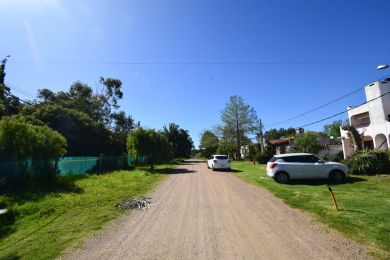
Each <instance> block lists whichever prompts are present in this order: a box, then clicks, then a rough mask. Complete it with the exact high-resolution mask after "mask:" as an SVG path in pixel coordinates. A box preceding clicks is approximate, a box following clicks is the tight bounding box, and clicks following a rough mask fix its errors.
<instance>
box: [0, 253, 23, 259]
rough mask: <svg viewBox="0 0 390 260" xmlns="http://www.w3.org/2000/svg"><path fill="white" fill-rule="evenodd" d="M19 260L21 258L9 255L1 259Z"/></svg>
mask: <svg viewBox="0 0 390 260" xmlns="http://www.w3.org/2000/svg"><path fill="white" fill-rule="evenodd" d="M20 258H21V257H20V256H18V255H16V254H9V255H6V256H4V257H3V258H1V259H4V260H17V259H20Z"/></svg>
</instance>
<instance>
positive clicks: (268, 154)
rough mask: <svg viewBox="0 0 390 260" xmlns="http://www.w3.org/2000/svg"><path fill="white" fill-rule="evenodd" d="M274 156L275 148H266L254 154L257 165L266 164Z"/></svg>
mask: <svg viewBox="0 0 390 260" xmlns="http://www.w3.org/2000/svg"><path fill="white" fill-rule="evenodd" d="M274 154H275V148H274V147H272V146H266V147H265V148H264V151H262V152H257V153H256V161H257V162H258V163H267V162H268V161H269V160H270V159H271V158H272V156H274Z"/></svg>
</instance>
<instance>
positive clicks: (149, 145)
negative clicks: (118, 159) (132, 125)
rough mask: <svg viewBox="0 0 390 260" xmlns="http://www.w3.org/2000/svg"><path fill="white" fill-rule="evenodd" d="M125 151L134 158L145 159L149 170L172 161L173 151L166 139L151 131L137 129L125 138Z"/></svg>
mask: <svg viewBox="0 0 390 260" xmlns="http://www.w3.org/2000/svg"><path fill="white" fill-rule="evenodd" d="M127 149H128V152H129V155H130V156H133V157H134V158H139V157H146V160H147V162H148V164H150V166H151V168H153V165H155V164H159V163H166V162H169V160H171V159H172V155H173V150H172V146H171V144H170V143H169V142H168V139H167V138H166V137H165V136H164V135H163V134H161V133H159V132H157V131H155V130H153V129H143V128H141V127H138V128H137V129H135V130H134V131H133V132H131V133H130V135H129V137H128V138H127Z"/></svg>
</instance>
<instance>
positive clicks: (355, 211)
mask: <svg viewBox="0 0 390 260" xmlns="http://www.w3.org/2000/svg"><path fill="white" fill-rule="evenodd" d="M339 211H344V212H351V213H359V214H364V213H366V212H365V211H360V210H354V209H339Z"/></svg>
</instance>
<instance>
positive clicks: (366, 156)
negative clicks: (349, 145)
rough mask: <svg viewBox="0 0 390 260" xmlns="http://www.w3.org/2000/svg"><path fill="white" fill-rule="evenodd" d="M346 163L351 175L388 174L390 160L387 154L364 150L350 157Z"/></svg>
mask: <svg viewBox="0 0 390 260" xmlns="http://www.w3.org/2000/svg"><path fill="white" fill-rule="evenodd" d="M344 163H345V164H346V165H347V166H348V168H349V170H350V173H352V174H356V175H374V174H388V173H389V171H390V160H389V156H388V154H387V153H386V152H384V151H381V150H378V149H373V150H362V151H359V152H356V153H354V154H352V155H350V156H349V157H348V158H347V159H346V160H345V161H344Z"/></svg>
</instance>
